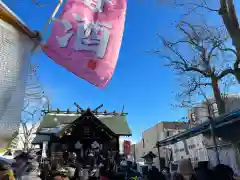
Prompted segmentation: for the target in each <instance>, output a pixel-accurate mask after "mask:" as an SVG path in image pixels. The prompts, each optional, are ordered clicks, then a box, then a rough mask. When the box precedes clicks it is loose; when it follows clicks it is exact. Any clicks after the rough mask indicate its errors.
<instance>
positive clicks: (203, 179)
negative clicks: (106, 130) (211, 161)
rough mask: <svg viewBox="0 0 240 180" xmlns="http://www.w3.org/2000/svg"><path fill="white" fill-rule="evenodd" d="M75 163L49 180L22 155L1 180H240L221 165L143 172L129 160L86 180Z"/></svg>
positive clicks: (186, 164) (1, 171)
mask: <svg viewBox="0 0 240 180" xmlns="http://www.w3.org/2000/svg"><path fill="white" fill-rule="evenodd" d="M76 163H77V156H76V155H75V156H74V154H73V155H72V156H71V158H69V160H68V161H66V162H65V167H58V168H57V167H56V168H55V171H54V172H53V171H51V172H50V171H49V174H48V176H46V174H45V175H44V171H43V169H42V168H40V163H39V160H38V159H37V156H32V155H29V154H27V153H21V154H20V155H18V156H16V157H15V163H13V164H12V165H7V164H2V163H0V180H16V179H21V180H45V179H49V180H82V179H84V180H92V179H98V180H237V179H236V177H234V172H233V170H232V168H230V167H229V166H227V165H224V164H218V165H216V166H215V167H214V168H212V169H210V168H208V163H207V162H204V163H200V164H199V165H198V167H197V168H193V166H192V163H191V161H190V160H189V159H185V160H181V161H180V162H179V163H178V168H177V170H176V171H174V172H170V169H169V168H167V167H164V168H162V169H161V170H159V169H158V168H156V167H155V166H152V165H149V166H148V168H147V169H146V170H145V171H142V170H139V168H138V167H137V164H136V163H134V162H131V161H128V160H122V161H121V163H120V165H119V166H117V167H115V169H114V168H112V169H111V163H110V162H109V161H105V162H101V163H100V164H98V166H95V167H94V168H91V169H90V170H91V171H88V175H87V176H85V177H84V178H83V176H79V173H80V171H82V170H83V168H81V169H78V167H79V166H77V164H76ZM91 173H92V174H93V175H90V174H91Z"/></svg>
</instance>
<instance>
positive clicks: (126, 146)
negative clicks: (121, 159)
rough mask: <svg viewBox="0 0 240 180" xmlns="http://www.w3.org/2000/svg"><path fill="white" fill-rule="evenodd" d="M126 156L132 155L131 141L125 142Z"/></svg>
mask: <svg viewBox="0 0 240 180" xmlns="http://www.w3.org/2000/svg"><path fill="white" fill-rule="evenodd" d="M123 148H124V154H125V155H129V154H130V153H131V141H126V140H124V141H123Z"/></svg>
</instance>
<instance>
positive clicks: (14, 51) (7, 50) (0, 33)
mask: <svg viewBox="0 0 240 180" xmlns="http://www.w3.org/2000/svg"><path fill="white" fill-rule="evenodd" d="M33 47H34V42H33V41H31V39H30V38H28V37H27V36H25V35H24V34H22V33H20V32H19V31H18V30H16V29H15V28H14V27H12V26H11V25H10V24H8V23H6V22H4V21H2V20H0V58H1V60H0V149H3V148H5V146H6V145H7V144H8V143H9V140H11V137H12V135H13V133H14V132H16V131H17V130H18V128H19V124H20V118H21V111H22V108H23V103H24V94H25V86H26V80H27V76H28V70H29V64H30V62H29V61H30V55H31V51H32V50H33Z"/></svg>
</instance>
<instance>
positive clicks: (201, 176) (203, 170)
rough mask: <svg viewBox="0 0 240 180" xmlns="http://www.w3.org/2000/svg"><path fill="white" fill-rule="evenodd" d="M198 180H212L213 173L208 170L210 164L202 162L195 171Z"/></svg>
mask: <svg viewBox="0 0 240 180" xmlns="http://www.w3.org/2000/svg"><path fill="white" fill-rule="evenodd" d="M195 174H196V179H197V180H212V179H213V172H212V170H210V169H209V168H208V162H201V163H199V164H198V168H197V169H196V170H195Z"/></svg>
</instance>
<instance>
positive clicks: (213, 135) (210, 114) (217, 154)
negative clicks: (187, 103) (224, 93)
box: [208, 104, 220, 164]
mask: <svg viewBox="0 0 240 180" xmlns="http://www.w3.org/2000/svg"><path fill="white" fill-rule="evenodd" d="M211 105H212V104H208V113H209V117H208V119H209V121H210V130H211V136H212V139H213V145H214V149H215V153H216V159H217V164H220V158H219V152H218V146H217V141H216V136H215V123H214V120H213V118H212V116H213V114H214V112H213V110H212V108H211Z"/></svg>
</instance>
